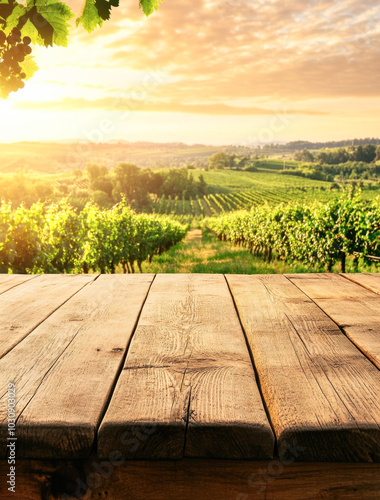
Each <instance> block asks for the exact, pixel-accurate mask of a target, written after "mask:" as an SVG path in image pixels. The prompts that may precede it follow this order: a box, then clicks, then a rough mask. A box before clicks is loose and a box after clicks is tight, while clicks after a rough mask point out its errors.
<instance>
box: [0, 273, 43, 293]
mask: <svg viewBox="0 0 380 500" xmlns="http://www.w3.org/2000/svg"><path fill="white" fill-rule="evenodd" d="M36 277H37V276H35V275H28V274H0V294H2V293H4V292H6V291H7V290H10V289H11V288H13V287H15V286H17V285H21V283H24V282H25V281H29V280H31V279H35V278H36Z"/></svg>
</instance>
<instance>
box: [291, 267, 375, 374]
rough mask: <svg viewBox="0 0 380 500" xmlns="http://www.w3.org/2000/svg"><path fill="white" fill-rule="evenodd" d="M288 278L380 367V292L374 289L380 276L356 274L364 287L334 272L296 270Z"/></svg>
mask: <svg viewBox="0 0 380 500" xmlns="http://www.w3.org/2000/svg"><path fill="white" fill-rule="evenodd" d="M288 278H289V279H290V280H291V281H292V282H293V283H294V284H295V285H297V287H298V288H299V289H300V290H302V291H303V292H304V293H306V295H308V297H310V298H311V299H312V300H313V301H314V302H315V303H316V304H318V306H319V307H320V308H321V309H323V311H324V312H325V313H326V314H328V315H329V316H330V318H331V319H332V320H334V321H335V323H337V324H338V325H339V326H340V327H341V328H342V329H343V330H344V333H345V334H346V335H347V337H348V338H349V339H350V340H351V341H352V342H353V343H354V344H355V345H356V346H357V347H358V348H359V349H360V350H361V351H363V353H364V354H365V355H366V356H367V357H368V358H369V359H370V360H371V361H372V362H373V363H374V364H375V365H376V366H377V367H378V368H380V296H379V295H378V294H377V293H375V292H374V291H371V289H374V288H376V287H377V286H378V285H380V282H379V281H378V279H375V277H373V276H372V277H371V278H370V277H369V276H368V275H367V276H365V277H364V278H359V277H356V281H357V280H360V282H362V283H363V284H364V283H366V288H364V287H363V286H360V285H359V284H358V281H357V282H356V283H354V282H353V281H351V280H349V279H346V278H345V277H343V276H339V275H334V274H319V275H313V274H305V275H299V274H296V275H289V276H288ZM354 279H355V278H354ZM368 288H371V289H368ZM379 288H380V287H379Z"/></svg>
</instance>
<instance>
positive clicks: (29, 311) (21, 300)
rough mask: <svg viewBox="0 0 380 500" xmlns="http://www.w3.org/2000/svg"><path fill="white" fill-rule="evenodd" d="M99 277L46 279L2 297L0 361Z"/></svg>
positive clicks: (37, 279)
mask: <svg viewBox="0 0 380 500" xmlns="http://www.w3.org/2000/svg"><path fill="white" fill-rule="evenodd" d="M96 276H97V275H95V274H93V275H74V274H73V275H70V274H66V275H60V274H58V275H56V274H53V275H43V276H38V277H36V278H34V279H31V280H28V281H25V282H24V283H22V284H21V285H19V286H16V287H13V288H11V289H10V290H8V291H7V292H6V293H2V294H1V295H0V318H1V320H0V358H1V357H3V356H4V355H5V354H6V353H7V352H8V351H10V350H11V349H12V348H13V347H14V346H15V345H17V344H18V343H19V342H20V341H21V340H22V339H23V338H24V337H26V336H27V335H28V334H29V333H30V332H31V331H32V330H33V329H34V328H36V326H38V325H39V324H40V323H42V322H43V321H44V320H45V319H46V318H47V317H48V316H50V314H52V313H53V312H54V311H55V310H56V309H57V308H58V307H59V306H61V305H62V304H63V303H64V302H66V300H68V299H69V298H70V297H72V296H73V295H74V294H75V293H76V292H78V291H79V290H80V289H81V288H82V287H83V286H85V285H86V283H89V282H90V281H93V280H94V279H95V278H96ZM31 354H32V353H31Z"/></svg>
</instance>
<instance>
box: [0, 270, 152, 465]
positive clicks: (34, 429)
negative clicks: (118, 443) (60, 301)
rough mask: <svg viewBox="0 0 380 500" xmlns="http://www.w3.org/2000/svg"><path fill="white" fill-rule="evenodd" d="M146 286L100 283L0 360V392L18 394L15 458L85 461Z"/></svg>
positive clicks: (141, 281) (118, 278)
mask: <svg viewBox="0 0 380 500" xmlns="http://www.w3.org/2000/svg"><path fill="white" fill-rule="evenodd" d="M152 280H153V275H147V274H145V275H142V274H139V275H101V276H99V278H98V279H97V280H96V281H94V282H93V283H91V284H89V285H87V286H86V287H85V288H84V289H82V290H81V291H80V292H78V293H77V294H76V295H75V296H74V297H73V298H72V299H71V300H70V301H68V302H67V303H66V304H64V305H63V306H62V307H61V308H60V309H59V310H58V311H56V312H55V313H54V314H52V315H51V316H50V317H49V318H48V319H47V320H46V321H44V323H42V324H41V325H40V326H39V327H37V328H36V329H35V330H34V331H33V332H32V333H31V334H30V335H28V337H27V338H26V339H25V340H24V341H23V342H21V343H20V344H19V345H17V346H16V347H15V348H14V349H13V350H12V351H10V352H9V353H8V354H7V355H6V356H5V357H4V358H3V359H2V360H0V387H6V384H7V383H8V382H9V381H10V380H11V381H12V382H13V383H14V384H15V386H16V397H17V403H16V413H17V415H18V420H17V424H16V429H17V439H18V442H17V457H18V458H20V457H26V458H46V459H53V458H82V457H86V456H88V455H89V454H90V452H91V448H92V447H93V444H94V439H95V436H96V430H97V427H98V425H99V422H100V419H101V417H102V415H103V413H104V410H105V407H106V404H107V402H108V400H109V398H110V394H111V391H112V389H113V385H114V383H115V380H116V378H117V375H118V372H119V370H120V368H121V365H122V363H123V359H124V356H125V350H126V348H127V345H128V343H129V340H130V338H131V335H132V332H133V330H134V327H135V324H136V321H137V318H138V315H139V313H140V310H141V307H142V305H143V303H144V300H145V297H146V295H147V292H148V290H149V286H150V284H151V282H152ZM5 405H6V400H5V398H4V397H3V398H1V399H0V415H1V416H2V418H1V420H2V422H1V426H0V436H1V443H2V452H3V453H2V454H3V455H4V440H5V437H6V433H7V422H6V420H3V415H4V413H3V412H5V410H6V408H5Z"/></svg>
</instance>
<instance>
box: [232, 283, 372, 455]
mask: <svg viewBox="0 0 380 500" xmlns="http://www.w3.org/2000/svg"><path fill="white" fill-rule="evenodd" d="M341 279H343V278H341ZM227 280H228V283H229V284H230V287H231V290H232V293H233V296H234V298H235V301H236V304H237V308H238V311H239V315H240V318H241V321H242V324H243V327H244V329H245V332H246V335H247V338H248V343H249V345H250V347H251V350H252V353H253V359H254V362H255V365H256V369H257V371H258V376H259V380H260V384H261V390H262V393H263V396H264V399H265V402H266V405H267V407H268V410H269V414H270V418H271V421H272V424H273V426H274V430H275V433H276V436H277V443H278V449H279V455H280V456H284V457H287V456H288V455H289V453H290V452H291V449H292V446H294V445H297V446H300V447H302V448H303V450H301V451H300V452H299V453H298V456H297V460H300V461H342V462H344V461H352V462H355V461H363V462H372V461H375V462H378V461H380V384H379V373H378V370H377V369H376V367H375V366H374V365H373V364H372V363H371V362H370V361H369V360H368V359H367V358H365V356H364V355H363V354H362V353H361V352H360V351H359V350H358V349H357V348H356V347H355V346H354V345H353V344H352V342H350V340H348V339H347V337H346V336H345V335H344V334H343V333H342V332H341V331H340V330H339V328H338V327H337V326H336V325H335V323H334V322H333V321H332V320H331V319H330V318H329V317H328V316H326V315H325V314H324V313H323V311H321V309H320V308H319V307H318V306H317V305H316V304H314V303H313V302H312V301H311V300H310V299H309V298H308V297H307V296H306V295H305V294H304V293H302V292H301V291H300V290H299V289H298V288H297V287H296V286H295V285H294V284H293V283H292V282H291V281H289V280H288V279H287V278H286V277H284V276H281V275H262V276H259V275H257V276H234V275H230V276H227Z"/></svg>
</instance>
